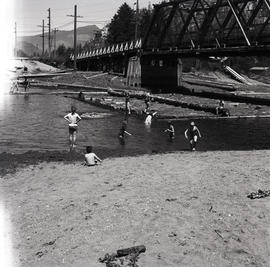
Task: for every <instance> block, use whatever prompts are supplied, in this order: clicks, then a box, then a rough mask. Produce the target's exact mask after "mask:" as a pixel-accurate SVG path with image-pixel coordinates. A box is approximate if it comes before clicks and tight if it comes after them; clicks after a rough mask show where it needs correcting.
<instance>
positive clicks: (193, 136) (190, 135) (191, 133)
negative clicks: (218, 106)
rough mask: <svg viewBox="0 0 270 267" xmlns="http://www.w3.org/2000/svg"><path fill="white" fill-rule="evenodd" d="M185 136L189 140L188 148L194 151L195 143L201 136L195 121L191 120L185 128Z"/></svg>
mask: <svg viewBox="0 0 270 267" xmlns="http://www.w3.org/2000/svg"><path fill="white" fill-rule="evenodd" d="M185 137H186V139H187V140H189V144H190V149H191V150H192V151H195V150H196V145H197V142H198V137H200V138H201V137H202V136H201V133H200V131H199V129H198V127H197V126H196V125H195V123H194V122H193V121H192V122H191V123H190V126H189V128H187V129H186V131H185Z"/></svg>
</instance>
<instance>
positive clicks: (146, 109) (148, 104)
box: [144, 93, 151, 113]
mask: <svg viewBox="0 0 270 267" xmlns="http://www.w3.org/2000/svg"><path fill="white" fill-rule="evenodd" d="M150 100H151V98H150V94H149V93H147V94H146V95H145V99H144V103H145V109H144V112H145V113H147V112H148V110H149V108H150Z"/></svg>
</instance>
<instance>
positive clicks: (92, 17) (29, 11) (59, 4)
mask: <svg viewBox="0 0 270 267" xmlns="http://www.w3.org/2000/svg"><path fill="white" fill-rule="evenodd" d="M124 2H126V3H127V4H129V5H130V6H131V7H132V8H133V7H134V3H135V2H136V0H126V1H125V0H76V1H74V0H46V1H45V0H13V4H14V15H13V18H12V22H13V25H14V24H15V22H16V23H17V33H18V36H22V35H35V34H38V33H40V32H41V28H40V27H38V25H41V24H42V19H44V20H45V24H47V23H48V19H47V17H48V11H47V10H48V8H50V9H51V25H52V28H58V29H59V30H70V29H72V28H73V24H72V21H73V18H72V17H68V16H67V15H72V14H73V13H74V5H75V4H76V5H77V9H78V15H81V16H83V18H78V21H82V22H79V23H78V27H80V26H86V25H90V24H96V25H97V26H99V27H102V26H104V25H105V24H107V22H109V21H110V20H111V18H112V17H113V15H114V14H115V13H116V12H117V9H118V8H119V7H120V6H121V5H122V4H123V3H124ZM149 2H150V3H151V4H157V3H159V2H161V0H139V6H140V8H142V7H147V6H148V5H149Z"/></svg>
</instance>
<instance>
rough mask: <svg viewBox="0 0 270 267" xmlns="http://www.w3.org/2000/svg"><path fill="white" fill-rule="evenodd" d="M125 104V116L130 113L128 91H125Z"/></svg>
mask: <svg viewBox="0 0 270 267" xmlns="http://www.w3.org/2000/svg"><path fill="white" fill-rule="evenodd" d="M125 104H126V117H128V116H129V115H130V114H131V110H130V96H129V93H128V92H126V93H125Z"/></svg>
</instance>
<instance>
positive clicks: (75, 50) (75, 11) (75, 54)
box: [67, 5, 82, 71]
mask: <svg viewBox="0 0 270 267" xmlns="http://www.w3.org/2000/svg"><path fill="white" fill-rule="evenodd" d="M67 16H68V17H73V18H74V45H73V46H74V47H73V50H74V66H73V68H74V70H75V71H76V70H77V18H82V16H78V15H77V5H75V6H74V15H67Z"/></svg>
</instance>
